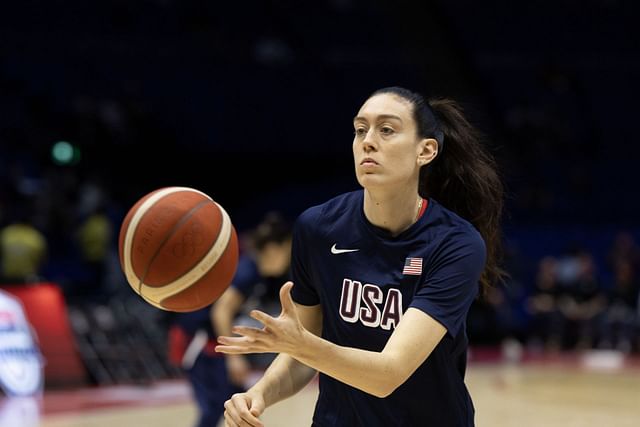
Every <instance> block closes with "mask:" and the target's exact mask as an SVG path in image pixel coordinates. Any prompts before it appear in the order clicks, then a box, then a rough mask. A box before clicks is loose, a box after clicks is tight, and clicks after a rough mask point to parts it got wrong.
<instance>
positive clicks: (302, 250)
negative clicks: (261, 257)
mask: <svg viewBox="0 0 640 427" xmlns="http://www.w3.org/2000/svg"><path fill="white" fill-rule="evenodd" d="M311 222H312V219H311V218H310V212H309V211H306V212H304V213H303V214H302V215H300V217H299V218H298V220H297V221H296V224H295V226H294V228H293V236H292V246H291V278H292V279H293V289H292V290H291V297H292V298H293V300H294V301H295V302H297V303H298V304H302V305H317V304H320V297H319V296H318V292H317V290H316V289H315V287H314V286H313V283H312V280H311V274H310V270H309V269H310V268H311V264H310V263H309V259H310V258H309V249H310V247H311V246H312V242H311V240H310V238H309V230H308V227H309V225H308V224H309V223H311Z"/></svg>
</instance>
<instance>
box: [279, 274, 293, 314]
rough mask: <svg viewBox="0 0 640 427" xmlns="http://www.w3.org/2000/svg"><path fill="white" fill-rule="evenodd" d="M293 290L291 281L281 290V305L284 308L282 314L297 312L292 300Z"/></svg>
mask: <svg viewBox="0 0 640 427" xmlns="http://www.w3.org/2000/svg"><path fill="white" fill-rule="evenodd" d="M291 288H293V282H291V281H289V282H287V283H285V284H284V285H282V287H281V288H280V305H281V306H282V314H289V313H292V312H295V305H294V303H293V299H292V298H291Z"/></svg>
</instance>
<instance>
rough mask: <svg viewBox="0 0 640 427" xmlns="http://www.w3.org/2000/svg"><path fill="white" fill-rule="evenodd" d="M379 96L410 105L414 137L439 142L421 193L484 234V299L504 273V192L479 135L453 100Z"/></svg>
mask: <svg viewBox="0 0 640 427" xmlns="http://www.w3.org/2000/svg"><path fill="white" fill-rule="evenodd" d="M382 93H391V94H394V95H396V96H399V97H400V98H403V99H405V100H406V101H407V102H409V103H410V104H411V105H412V106H413V117H414V120H415V121H416V124H417V128H418V136H419V137H421V138H434V139H436V140H437V141H438V146H439V150H438V151H439V152H438V156H437V157H436V158H435V160H433V161H432V162H431V163H430V164H428V165H426V166H423V167H422V169H421V170H420V183H419V192H420V195H421V196H422V197H432V198H434V199H435V200H437V201H438V202H439V203H441V204H442V205H443V206H445V207H446V208H447V209H450V210H452V211H454V212H455V213H457V214H458V215H460V216H461V217H463V218H465V219H466V220H467V221H469V222H471V223H472V224H473V226H474V227H476V229H477V230H478V231H479V232H480V234H481V235H482V238H483V239H484V241H485V245H486V247H487V262H486V265H485V269H484V271H483V273H482V276H481V278H480V285H481V291H482V292H481V293H482V294H483V295H484V294H485V293H486V290H487V289H488V287H489V286H491V285H493V284H496V283H497V282H500V281H502V280H503V279H504V277H505V276H506V273H505V271H504V270H503V269H502V268H501V267H500V263H501V261H502V233H501V230H500V221H501V218H502V209H503V198H504V188H503V185H502V181H501V179H500V177H499V175H498V173H497V167H496V162H495V160H494V158H493V156H492V155H491V154H490V153H489V151H488V150H487V149H486V147H485V146H484V144H483V138H482V134H481V133H480V131H478V129H476V128H475V127H474V126H473V125H472V124H471V123H469V121H468V120H467V119H466V117H465V116H464V114H463V109H462V108H461V107H460V105H458V104H457V103H456V102H455V101H452V100H450V99H432V100H429V101H428V103H427V102H425V99H424V98H423V97H422V96H421V95H420V94H417V93H415V92H412V91H410V90H408V89H404V88H400V87H390V88H385V89H380V90H378V91H376V92H375V93H374V95H377V94H382Z"/></svg>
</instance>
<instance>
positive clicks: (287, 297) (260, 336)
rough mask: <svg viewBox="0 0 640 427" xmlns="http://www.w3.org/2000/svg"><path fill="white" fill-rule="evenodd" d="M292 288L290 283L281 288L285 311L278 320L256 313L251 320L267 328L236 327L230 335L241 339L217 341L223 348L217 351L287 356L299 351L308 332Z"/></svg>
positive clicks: (283, 309) (225, 338) (223, 338)
mask: <svg viewBox="0 0 640 427" xmlns="http://www.w3.org/2000/svg"><path fill="white" fill-rule="evenodd" d="M292 287H293V282H287V283H285V284H284V285H283V286H282V288H280V304H281V306H282V311H281V312H280V315H279V316H278V317H272V316H269V315H268V314H266V313H263V312H262V311H259V310H253V311H252V312H251V313H250V316H251V317H253V318H254V319H256V320H258V321H259V322H260V323H262V324H263V325H264V327H263V328H261V329H259V328H252V327H248V326H234V327H233V328H232V330H231V331H232V332H233V333H234V334H237V335H240V336H238V337H223V336H221V337H218V342H219V343H220V344H222V345H218V346H216V351H218V352H220V353H227V354H247V353H287V354H289V355H291V356H293V355H294V354H295V353H296V351H300V349H301V347H302V346H303V343H304V339H305V334H307V333H308V331H307V330H306V329H305V328H304V327H303V326H302V323H301V322H300V318H299V317H298V312H297V309H296V306H295V304H294V303H293V300H292V299H291V288H292Z"/></svg>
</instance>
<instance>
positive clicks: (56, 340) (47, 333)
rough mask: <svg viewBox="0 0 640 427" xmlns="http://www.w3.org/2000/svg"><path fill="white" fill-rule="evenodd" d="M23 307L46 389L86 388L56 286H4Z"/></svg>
mask: <svg viewBox="0 0 640 427" xmlns="http://www.w3.org/2000/svg"><path fill="white" fill-rule="evenodd" d="M2 289H3V290H4V291H6V292H9V293H11V294H13V295H15V296H16V297H17V298H18V299H19V300H20V301H21V302H22V305H23V306H24V310H25V313H26V315H27V318H28V320H29V323H31V325H32V326H33V328H34V329H35V330H36V334H37V336H38V343H39V346H40V351H41V352H42V355H43V356H44V359H45V360H44V362H45V369H44V375H45V380H44V385H45V387H64V386H75V385H83V384H86V382H87V378H86V371H85V369H84V366H83V364H82V361H81V359H80V355H79V354H78V352H77V350H76V345H75V341H74V337H73V333H72V331H71V327H70V325H69V319H68V317H67V306H66V303H65V300H64V296H63V295H62V292H61V291H60V288H59V287H58V286H57V285H56V284H55V283H30V284H28V285H3V286H2Z"/></svg>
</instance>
